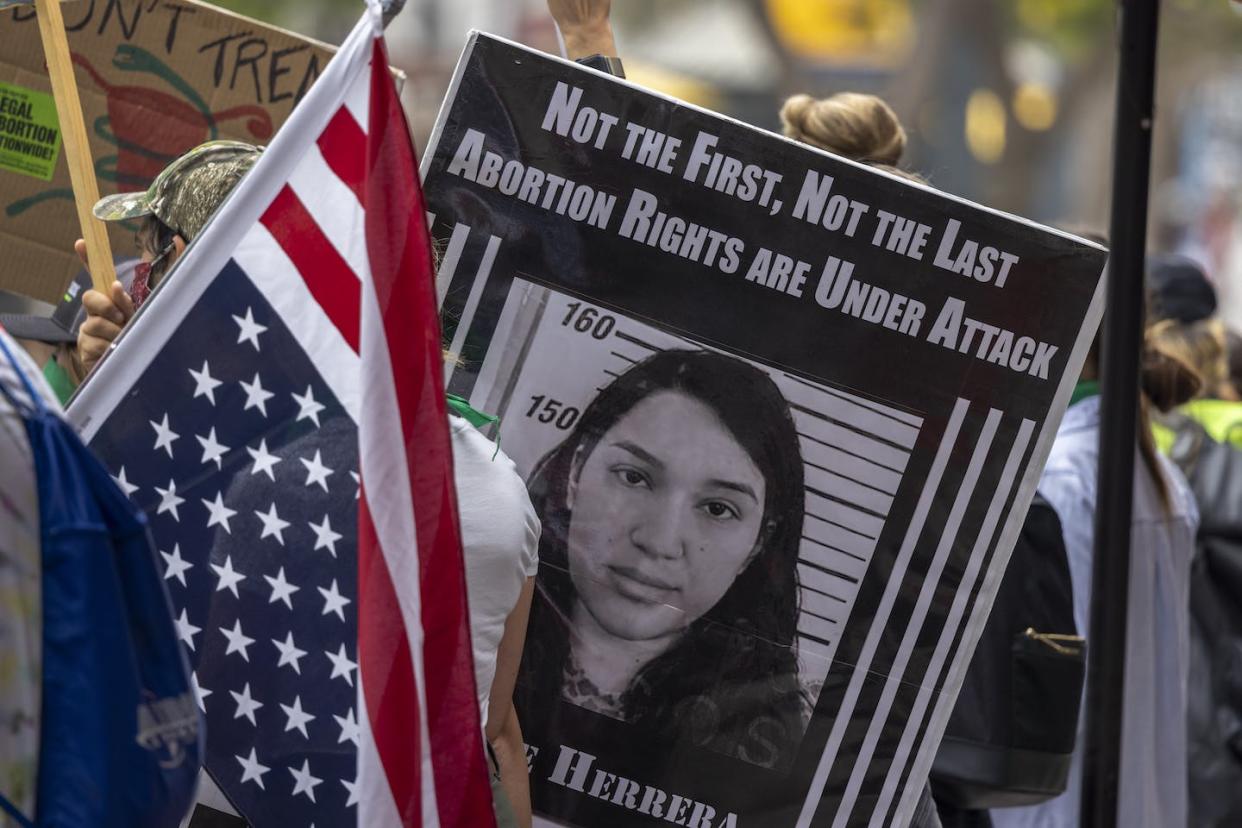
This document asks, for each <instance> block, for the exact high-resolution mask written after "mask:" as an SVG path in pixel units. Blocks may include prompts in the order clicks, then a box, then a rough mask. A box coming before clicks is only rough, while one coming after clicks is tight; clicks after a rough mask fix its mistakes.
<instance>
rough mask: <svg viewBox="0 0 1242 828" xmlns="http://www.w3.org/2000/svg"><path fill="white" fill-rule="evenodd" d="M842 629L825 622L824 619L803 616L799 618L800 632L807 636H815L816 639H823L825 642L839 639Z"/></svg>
mask: <svg viewBox="0 0 1242 828" xmlns="http://www.w3.org/2000/svg"><path fill="white" fill-rule="evenodd" d="M839 629H840V627H838V626H837V625H836V624H834V623H832V622H829V621H825V620H824V619H822V618H816V617H815V616H814V615H806V614H802V615H799V616H798V632H800V633H803V634H805V635H813V636H815V637H816V638H822V639H823V640H824V641H832V640H833V639H834V638H836V637H837V632H838V630H839Z"/></svg>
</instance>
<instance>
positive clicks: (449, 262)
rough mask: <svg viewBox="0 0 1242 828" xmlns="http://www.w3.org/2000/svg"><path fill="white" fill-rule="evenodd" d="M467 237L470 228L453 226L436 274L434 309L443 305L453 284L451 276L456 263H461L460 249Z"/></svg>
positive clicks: (460, 224) (462, 225)
mask: <svg viewBox="0 0 1242 828" xmlns="http://www.w3.org/2000/svg"><path fill="white" fill-rule="evenodd" d="M469 237H470V228H469V227H468V226H467V225H465V224H462V223H461V222H458V223H457V224H454V225H453V233H452V235H450V236H449V241H448V246H447V247H445V248H444V258H443V259H441V260H440V269H439V271H437V272H436V307H442V306H443V305H444V297H445V296H446V295H447V294H448V289H449V285H451V284H452V283H453V274H454V273H456V272H457V263H458V262H459V261H461V251H462V248H464V247H465V246H466V239H467V238H469Z"/></svg>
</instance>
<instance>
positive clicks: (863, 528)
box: [806, 491, 884, 542]
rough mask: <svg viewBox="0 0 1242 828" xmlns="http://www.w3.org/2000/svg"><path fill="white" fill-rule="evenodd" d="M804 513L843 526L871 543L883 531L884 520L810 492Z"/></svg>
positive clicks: (807, 495) (807, 494)
mask: <svg viewBox="0 0 1242 828" xmlns="http://www.w3.org/2000/svg"><path fill="white" fill-rule="evenodd" d="M806 511H807V513H808V514H810V515H813V516H815V517H818V518H820V519H822V520H827V521H831V522H832V523H835V524H836V525H838V526H844V527H845V528H846V529H851V530H853V531H855V532H857V533H858V534H860V535H864V536H866V537H868V538H871V539H872V542H874V540H875V539H876V538H878V537H879V536H880V532H882V531H884V518H878V517H876V516H875V515H869V514H867V513H866V512H864V511H861V510H859V509H855V508H854V507H853V506H847V505H846V504H844V503H840V502H838V501H836V500H829V499H828V498H826V497H820V496H819V495H817V494H815V493H814V492H810V491H808V492H807V493H806Z"/></svg>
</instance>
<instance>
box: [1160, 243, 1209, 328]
mask: <svg viewBox="0 0 1242 828" xmlns="http://www.w3.org/2000/svg"><path fill="white" fill-rule="evenodd" d="M1147 289H1148V290H1149V291H1150V292H1151V304H1152V307H1151V311H1152V316H1153V321H1159V320H1162V319H1172V320H1174V321H1177V322H1181V323H1182V324H1190V323H1192V322H1198V321H1199V320H1201V319H1207V318H1208V317H1209V316H1212V315H1213V314H1214V313H1216V289H1215V288H1214V287H1212V283H1211V282H1209V281H1208V278H1207V274H1206V273H1204V271H1203V268H1201V267H1200V266H1199V264H1198V263H1197V262H1195V260H1194V259H1190V258H1187V257H1186V256H1178V255H1174V254H1171V253H1160V254H1155V255H1152V256H1148V257H1147Z"/></svg>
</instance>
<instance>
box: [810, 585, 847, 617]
mask: <svg viewBox="0 0 1242 828" xmlns="http://www.w3.org/2000/svg"><path fill="white" fill-rule="evenodd" d="M799 594H800V595H801V596H802V610H803V612H813V613H815V614H816V615H820V616H823V617H824V618H831V619H832V620H833V621H837V622H840V621H841V620H842V617H843V616H844V615H845V606H846V605H845V604H843V603H841V602H840V601H837V600H835V599H833V598H829V597H828V596H827V595H824V594H823V593H821V592H818V591H816V590H814V589H802V590H799Z"/></svg>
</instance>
